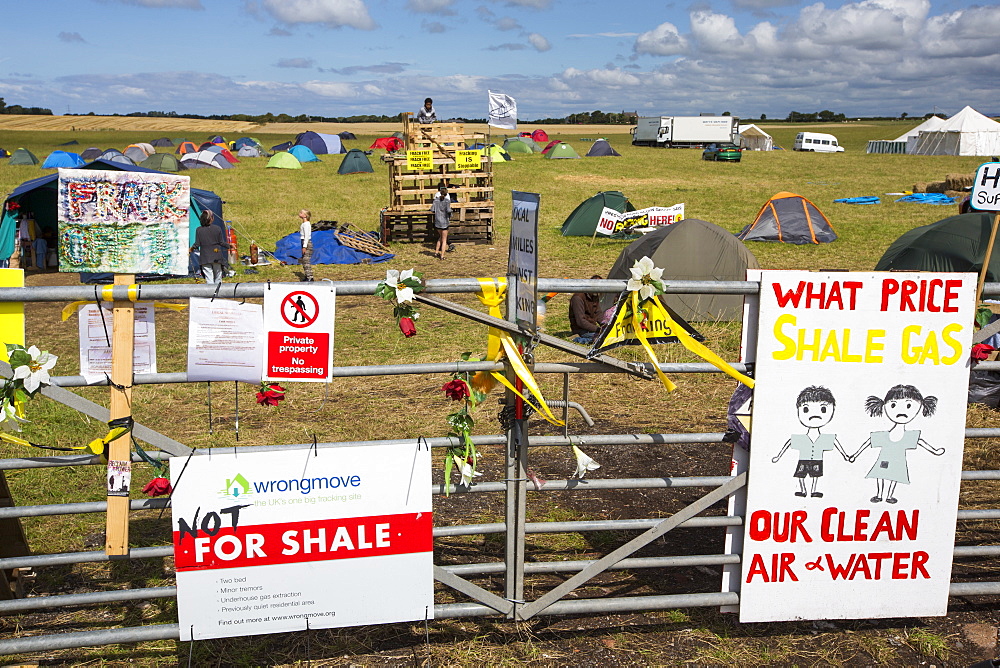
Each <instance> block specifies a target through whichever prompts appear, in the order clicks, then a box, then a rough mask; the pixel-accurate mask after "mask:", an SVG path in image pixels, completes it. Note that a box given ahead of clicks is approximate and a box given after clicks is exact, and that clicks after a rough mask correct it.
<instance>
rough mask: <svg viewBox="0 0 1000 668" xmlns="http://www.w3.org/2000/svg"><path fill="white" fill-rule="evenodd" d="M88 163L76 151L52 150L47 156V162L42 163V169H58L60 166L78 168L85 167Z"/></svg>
mask: <svg viewBox="0 0 1000 668" xmlns="http://www.w3.org/2000/svg"><path fill="white" fill-rule="evenodd" d="M84 164H86V163H84V161H83V158H81V157H80V156H79V155H78V154H76V153H70V152H68V151H52V153H50V154H49V155H48V157H47V158H45V162H43V163H42V169H58V168H60V167H66V168H69V169H76V168H78V167H83V165H84Z"/></svg>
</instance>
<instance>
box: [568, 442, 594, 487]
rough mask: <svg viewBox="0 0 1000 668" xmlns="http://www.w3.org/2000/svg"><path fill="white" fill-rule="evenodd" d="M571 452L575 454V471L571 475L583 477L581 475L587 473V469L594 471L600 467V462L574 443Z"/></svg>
mask: <svg viewBox="0 0 1000 668" xmlns="http://www.w3.org/2000/svg"><path fill="white" fill-rule="evenodd" d="M573 454H574V455H576V472H575V473H574V474H573V475H574V476H576V477H577V478H580V479H583V476H585V475H587V471H596V470H597V469H599V468H601V465H600V464H598V463H597V462H595V461H594V460H593V459H592V458H591V457H590V456H589V455H588V454H587V453H585V452H584V451H583V450H581V449H580V448H578V447H576V446H575V445H574V446H573Z"/></svg>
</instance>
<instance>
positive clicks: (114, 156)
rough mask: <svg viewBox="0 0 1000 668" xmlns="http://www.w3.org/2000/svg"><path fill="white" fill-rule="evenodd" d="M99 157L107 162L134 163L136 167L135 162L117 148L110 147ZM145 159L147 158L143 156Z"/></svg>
mask: <svg viewBox="0 0 1000 668" xmlns="http://www.w3.org/2000/svg"><path fill="white" fill-rule="evenodd" d="M97 159H98V160H104V161H105V162H113V163H116V164H119V165H132V166H133V167H135V163H134V162H132V159H131V158H129V157H128V156H127V155H125V154H124V153H122V152H121V151H119V150H118V149H116V148H109V149H108V150H106V151H105V152H104V153H102V154H101V155H100V157H98V158H97ZM143 160H145V158H143Z"/></svg>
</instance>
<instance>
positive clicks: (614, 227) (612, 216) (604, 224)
mask: <svg viewBox="0 0 1000 668" xmlns="http://www.w3.org/2000/svg"><path fill="white" fill-rule="evenodd" d="M623 218H624V216H623V214H621V213H619V212H618V211H615V210H614V209H611V208H608V207H604V210H603V211H601V217H600V218H599V219H598V220H597V233H598V234H604V235H611V234H614V233H615V232H616V231H618V230H619V229H620V227H619V223H621V222H622V219H623Z"/></svg>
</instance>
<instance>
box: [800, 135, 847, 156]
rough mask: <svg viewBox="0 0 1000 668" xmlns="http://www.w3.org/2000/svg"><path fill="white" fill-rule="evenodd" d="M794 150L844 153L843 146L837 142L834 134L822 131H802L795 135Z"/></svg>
mask: <svg viewBox="0 0 1000 668" xmlns="http://www.w3.org/2000/svg"><path fill="white" fill-rule="evenodd" d="M792 150H794V151H814V152H816V153H842V152H843V150H844V147H843V146H840V145H839V144H838V143H837V138H836V137H834V136H833V135H828V134H824V133H822V132H800V133H799V134H797V135H795V146H793V147H792Z"/></svg>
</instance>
